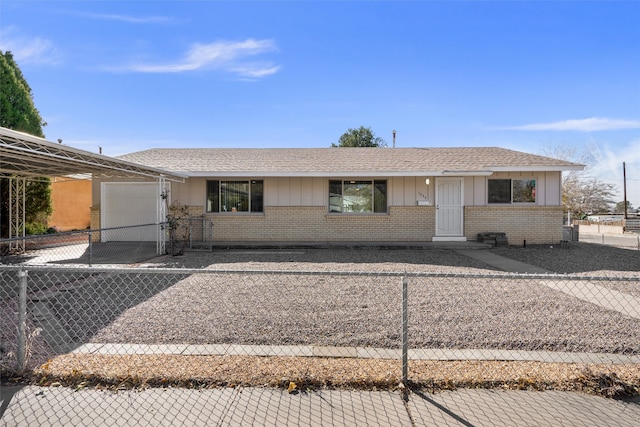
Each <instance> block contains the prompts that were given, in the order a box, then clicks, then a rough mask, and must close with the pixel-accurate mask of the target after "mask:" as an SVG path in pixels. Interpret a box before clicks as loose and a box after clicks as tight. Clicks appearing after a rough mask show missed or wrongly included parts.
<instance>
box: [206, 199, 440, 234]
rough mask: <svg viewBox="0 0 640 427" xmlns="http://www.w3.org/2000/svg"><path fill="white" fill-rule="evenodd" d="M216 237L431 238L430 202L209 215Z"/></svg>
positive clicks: (290, 208) (270, 209) (276, 208)
mask: <svg viewBox="0 0 640 427" xmlns="http://www.w3.org/2000/svg"><path fill="white" fill-rule="evenodd" d="M212 220H213V234H214V240H215V241H218V242H220V241H229V242H242V241H245V242H249V241H268V242H276V241H278V242H287V241H289V242H328V241H331V242H340V241H344V242H348V241H362V242H365V241H371V242H379V241H387V242H393V241H415V242H425V241H426V242H430V241H431V238H432V237H433V231H434V227H435V209H434V207H433V206H408V207H399V206H398V207H396V206H392V207H391V208H390V210H389V215H374V214H371V215H336V214H328V213H327V211H326V208H325V207H323V206H294V207H265V211H264V214H257V215H251V214H238V215H235V214H227V215H216V216H213V217H212Z"/></svg>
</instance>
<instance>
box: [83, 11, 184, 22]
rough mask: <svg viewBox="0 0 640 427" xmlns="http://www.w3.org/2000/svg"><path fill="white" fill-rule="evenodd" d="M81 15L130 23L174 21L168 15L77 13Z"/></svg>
mask: <svg viewBox="0 0 640 427" xmlns="http://www.w3.org/2000/svg"><path fill="white" fill-rule="evenodd" d="M77 14H78V15H80V16H85V17H87V18H94V19H103V20H106V21H120V22H127V23H130V24H164V23H170V22H172V21H173V18H170V17H167V16H143V17H137V16H130V15H117V14H99V13H77Z"/></svg>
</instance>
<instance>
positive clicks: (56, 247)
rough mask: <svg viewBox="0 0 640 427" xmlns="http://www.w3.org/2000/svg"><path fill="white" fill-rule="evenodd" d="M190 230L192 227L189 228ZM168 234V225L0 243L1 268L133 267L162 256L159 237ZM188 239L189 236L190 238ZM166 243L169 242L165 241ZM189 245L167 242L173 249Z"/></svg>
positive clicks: (80, 232) (101, 230)
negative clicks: (56, 266) (41, 266)
mask: <svg viewBox="0 0 640 427" xmlns="http://www.w3.org/2000/svg"><path fill="white" fill-rule="evenodd" d="M187 226H188V224H187ZM161 233H164V234H165V235H167V234H168V224H167V223H158V224H155V223H154V224H142V225H135V226H126V227H110V228H102V229H87V230H78V231H68V232H62V233H51V234H42V235H35V236H25V237H14V238H11V239H1V240H0V264H22V265H28V266H31V265H46V264H58V265H61V264H64V265H89V266H92V265H130V264H136V263H140V262H143V261H147V260H149V259H151V258H153V257H154V256H156V255H157V253H158V250H159V248H158V242H159V241H160V240H161V239H158V235H159V234H161ZM187 237H188V236H187ZM165 239H166V238H165ZM188 243H189V242H188V241H187V242H182V241H177V240H176V241H175V242H171V241H170V240H168V239H166V246H167V247H166V250H165V251H170V250H171V245H172V244H173V245H178V244H180V245H183V246H184V245H187V244H188Z"/></svg>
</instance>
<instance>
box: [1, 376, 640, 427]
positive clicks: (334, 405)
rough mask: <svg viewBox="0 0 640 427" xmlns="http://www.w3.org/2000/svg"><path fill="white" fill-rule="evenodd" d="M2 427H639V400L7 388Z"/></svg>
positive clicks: (565, 395)
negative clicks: (99, 426)
mask: <svg viewBox="0 0 640 427" xmlns="http://www.w3.org/2000/svg"><path fill="white" fill-rule="evenodd" d="M0 396H1V400H0V416H1V417H0V426H34V425H38V426H68V425H74V426H90V425H101V426H102V425H108V426H137V425H142V426H217V425H224V426H246V425H261V426H272V425H273V426H276V425H277V426H290V425H291V426H294V425H295V426H297V425H308V426H325V425H331V426H356V425H357V426H515V425H517V426H547V425H580V426H621V427H624V426H629V427H631V426H633V427H635V426H637V425H639V423H640V400H638V399H636V400H635V401H617V400H612V399H606V398H603V397H597V396H589V395H585V394H580V393H571V392H557V391H546V392H535V391H513V390H512V391H506V390H482V389H473V390H472V389H461V390H457V391H447V392H440V393H435V394H431V393H429V392H427V391H420V390H418V391H416V392H411V393H409V396H408V401H407V402H405V401H404V400H403V397H402V395H401V393H400V392H390V391H344V390H311V391H308V392H302V393H297V394H289V393H288V392H287V391H286V390H281V389H273V388H219V389H206V390H193V389H158V388H154V389H148V390H141V391H132V390H122V391H118V392H116V393H114V392H110V391H104V390H103V391H101V390H86V389H85V390H77V391H76V390H74V389H69V388H64V387H48V388H45V387H35V386H29V387H24V388H20V387H4V388H2V389H1V390H0Z"/></svg>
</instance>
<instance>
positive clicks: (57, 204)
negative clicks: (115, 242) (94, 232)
mask: <svg viewBox="0 0 640 427" xmlns="http://www.w3.org/2000/svg"><path fill="white" fill-rule="evenodd" d="M51 202H52V205H53V213H52V214H51V216H50V217H49V219H48V221H47V223H48V226H49V227H56V228H57V229H58V230H59V231H69V230H83V229H85V228H87V227H89V224H90V221H91V219H90V209H91V181H90V180H84V179H82V180H65V181H61V180H56V179H54V180H53V181H52V182H51Z"/></svg>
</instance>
